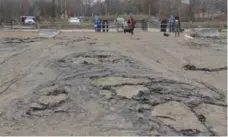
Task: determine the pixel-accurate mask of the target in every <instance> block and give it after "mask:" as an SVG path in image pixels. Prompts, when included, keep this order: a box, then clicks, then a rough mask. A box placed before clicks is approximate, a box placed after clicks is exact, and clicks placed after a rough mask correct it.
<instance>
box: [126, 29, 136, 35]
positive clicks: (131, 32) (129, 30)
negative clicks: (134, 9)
mask: <svg viewBox="0 0 228 137" xmlns="http://www.w3.org/2000/svg"><path fill="white" fill-rule="evenodd" d="M126 33H130V34H131V36H132V35H134V28H132V29H129V28H124V34H126Z"/></svg>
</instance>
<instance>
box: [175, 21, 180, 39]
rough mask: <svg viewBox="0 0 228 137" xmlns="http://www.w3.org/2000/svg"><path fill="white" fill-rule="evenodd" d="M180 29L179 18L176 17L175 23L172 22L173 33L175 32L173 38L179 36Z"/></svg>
mask: <svg viewBox="0 0 228 137" xmlns="http://www.w3.org/2000/svg"><path fill="white" fill-rule="evenodd" d="M180 28H181V22H180V18H179V17H176V18H175V22H174V32H175V37H176V36H177V35H178V36H180Z"/></svg>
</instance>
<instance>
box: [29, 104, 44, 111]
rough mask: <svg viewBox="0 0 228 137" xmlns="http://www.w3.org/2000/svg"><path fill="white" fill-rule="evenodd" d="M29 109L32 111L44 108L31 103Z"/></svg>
mask: <svg viewBox="0 0 228 137" xmlns="http://www.w3.org/2000/svg"><path fill="white" fill-rule="evenodd" d="M30 108H31V109H33V110H43V109H45V107H44V106H42V105H40V104H38V103H32V104H31V105H30Z"/></svg>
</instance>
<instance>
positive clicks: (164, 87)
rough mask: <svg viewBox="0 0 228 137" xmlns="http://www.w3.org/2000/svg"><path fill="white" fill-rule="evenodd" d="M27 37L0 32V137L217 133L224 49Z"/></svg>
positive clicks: (221, 128) (152, 39) (151, 36)
mask: <svg viewBox="0 0 228 137" xmlns="http://www.w3.org/2000/svg"><path fill="white" fill-rule="evenodd" d="M37 36H38V35H37V34H36V33H29V32H26V33H25V32H23V33H20V32H16V33H12V32H1V33H0V121H1V122H0V135H188V136H195V135H205V136H206V135H226V134H227V131H226V129H227V124H226V123H227V117H226V116H227V101H226V90H227V87H226V84H227V80H226V77H227V70H226V69H227V68H226V66H227V60H226V57H227V50H226V43H225V42H224V40H221V41H220V40H216V39H213V40H209V39H198V40H192V41H186V40H184V37H183V36H181V37H180V38H174V36H171V37H163V35H162V34H161V33H146V32H138V33H136V35H134V36H133V37H131V36H129V35H124V34H122V33H61V34H60V35H58V36H57V37H56V38H54V39H39V38H37ZM19 37H20V38H19ZM28 37H29V38H28ZM225 41H226V40H225ZM185 65H189V66H190V68H191V69H193V70H186V69H184V66H185Z"/></svg>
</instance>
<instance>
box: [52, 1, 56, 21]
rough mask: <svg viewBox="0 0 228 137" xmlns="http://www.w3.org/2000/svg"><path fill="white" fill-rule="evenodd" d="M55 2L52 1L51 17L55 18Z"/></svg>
mask: <svg viewBox="0 0 228 137" xmlns="http://www.w3.org/2000/svg"><path fill="white" fill-rule="evenodd" d="M55 13H56V11H55V0H52V17H53V18H55Z"/></svg>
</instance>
